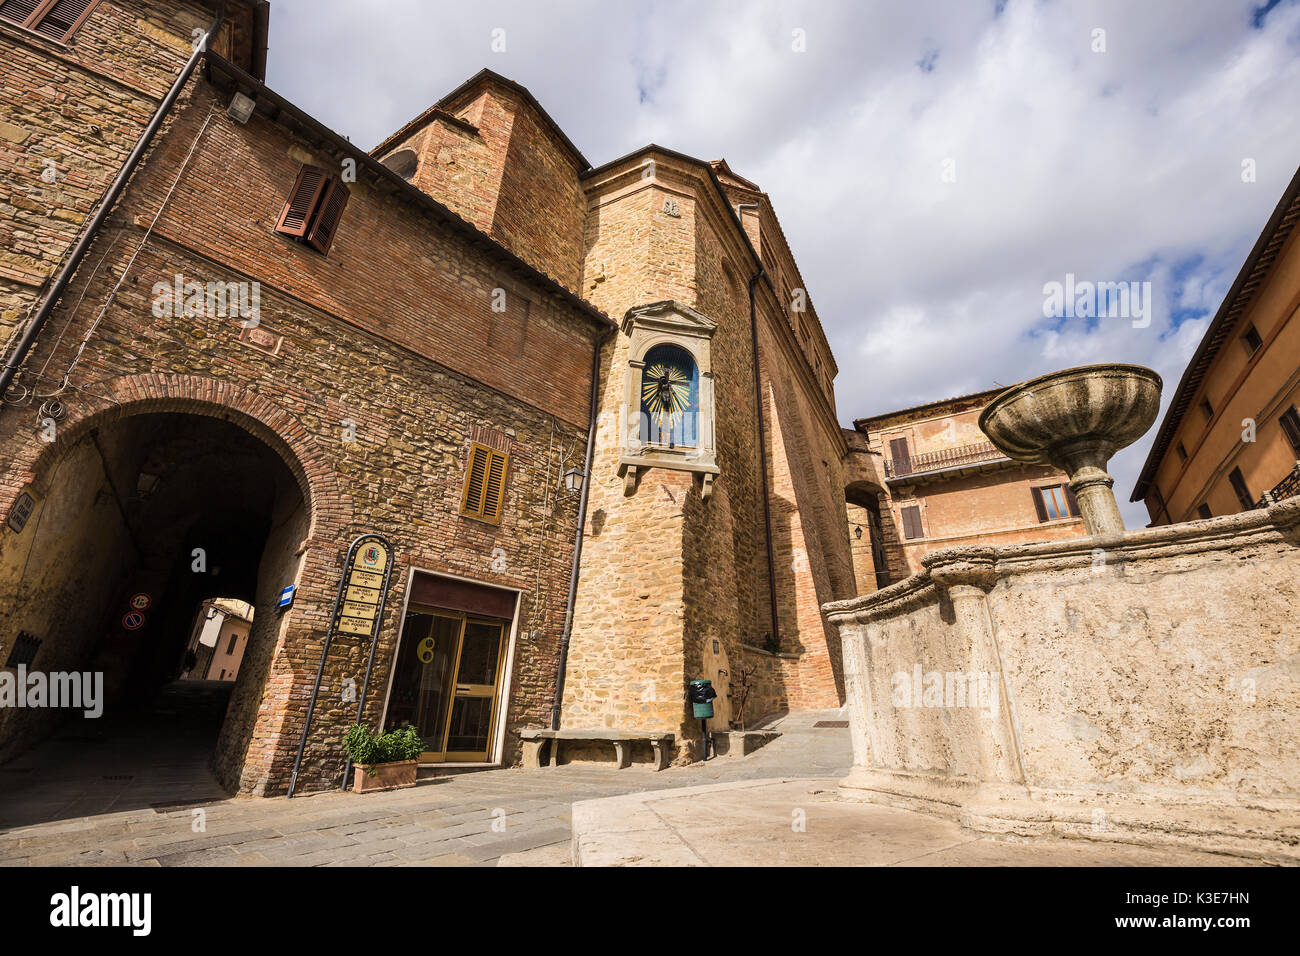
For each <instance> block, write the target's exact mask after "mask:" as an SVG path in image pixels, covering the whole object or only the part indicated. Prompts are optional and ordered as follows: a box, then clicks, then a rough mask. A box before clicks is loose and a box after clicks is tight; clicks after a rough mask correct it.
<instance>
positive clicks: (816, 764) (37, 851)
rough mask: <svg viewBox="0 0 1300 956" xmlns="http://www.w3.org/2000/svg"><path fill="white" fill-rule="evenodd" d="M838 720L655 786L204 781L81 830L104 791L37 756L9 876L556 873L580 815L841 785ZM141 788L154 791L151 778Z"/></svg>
mask: <svg viewBox="0 0 1300 956" xmlns="http://www.w3.org/2000/svg"><path fill="white" fill-rule="evenodd" d="M837 715H838V712H836V711H816V712H802V713H796V714H792V715H789V716H788V717H787V718H785V719H784V720H783V721H782V722H781V724H780V725H778V728H777V729H779V730H781V732H782V736H781V737H780V738H778V739H777V740H775V741H773V742H772V743H770V744H769V745H767V746H766V747H763V748H762V749H760V750H758V751H756V752H755V753H753V754H751V755H749V756H746V757H743V758H727V759H726V760H713V761H708V762H706V763H697V764H692V765H690V766H687V767H670V768H669V769H667V770H664V771H662V772H659V773H656V772H654V771H653V770H651V769H649V768H648V767H638V766H633V767H630V768H627V769H625V770H618V769H615V768H614V767H612V766H611V765H609V764H581V763H578V764H566V765H563V766H560V767H548V768H544V769H542V770H534V771H530V770H523V769H519V768H506V769H496V770H489V771H482V772H476V773H467V774H458V775H455V776H448V777H438V778H433V779H431V780H425V781H421V783H420V784H419V785H418V786H416V787H413V788H409V789H405V790H395V791H388V792H384V793H375V794H365V795H358V794H353V793H342V792H339V791H332V792H325V793H313V794H304V795H300V796H298V797H295V798H294V799H293V800H287V799H285V798H283V797H275V798H265V799H259V798H250V797H223V798H221V799H216V800H214V799H213V798H212V795H211V793H210V789H209V787H208V785H207V784H206V783H203V781H204V780H206V779H207V778H205V777H202V775H198V776H196V778H195V779H196V780H197V781H198V783H199V784H201V785H196V786H195V787H194V789H193V791H192V795H193V798H194V802H193V803H192V804H186V805H175V806H166V807H160V808H158V809H155V808H154V807H152V806H151V805H150V804H151V803H159V802H164V801H162V800H159V799H156V797H157V796H158V794H156V793H153V792H151V791H149V789H148V787H147V786H145V785H143V784H142V785H141V786H138V787H136V788H135V790H134V791H133V793H132V802H133V805H132V806H129V807H126V808H123V809H119V810H113V811H111V812H102V813H95V814H93V815H87V816H84V817H72V818H69V817H67V816H64V815H62V810H61V808H65V807H66V806H68V805H70V804H71V803H72V802H73V801H74V799H76V798H77V794H78V793H81V792H82V791H85V790H95V789H97V788H98V787H99V786H100V783H99V781H98V779H97V778H96V779H91V780H80V779H78V778H75V777H73V776H71V775H69V774H68V773H67V768H66V766H65V765H63V764H61V763H59V762H58V761H53V760H51V758H50V757H49V754H42V753H40V752H39V749H38V751H37V752H34V753H33V754H32V755H29V756H27V757H25V758H24V759H25V760H27V761H28V762H29V763H31V764H32V765H33V766H35V767H37V768H38V769H37V770H34V771H33V773H39V772H43V770H41V769H39V768H47V769H51V770H58V774H57V775H55V778H52V779H51V780H50V781H41V780H30V781H28V784H27V785H25V788H24V790H23V793H22V794H20V795H19V796H20V797H21V798H22V799H21V800H20V801H19V803H20V804H21V806H22V808H23V809H22V810H21V812H17V811H14V810H13V809H12V807H13V804H6V800H7V799H8V798H9V797H12V796H13V794H7V793H5V792H4V791H0V820H11V821H13V820H18V821H20V822H19V823H18V825H13V826H11V828H9V829H4V828H3V825H0V865H5V866H39V865H53V864H65V863H72V864H84V865H92V866H93V865H123V864H125V865H129V866H159V865H168V866H205V865H206V866H309V865H310V866H406V865H421V866H423V865H434V866H480V865H488V866H492V865H497V864H498V862H499V861H502V860H503V859H506V858H512V857H518V856H520V855H527V854H531V853H534V852H536V851H538V850H546V851H547V855H546V858H548V859H551V860H554V859H555V858H556V856H557V854H560V855H566V854H567V853H568V844H569V841H570V836H571V832H570V829H569V821H570V808H571V806H572V804H573V803H574V802H575V801H584V800H593V799H600V798H605V797H611V796H617V795H620V794H628V793H636V792H641V791H662V790H665V789H673V788H680V787H690V786H698V785H700V784H709V783H716V782H721V781H730V780H745V779H751V778H768V777H772V776H777V775H783V774H784V775H801V776H809V775H818V774H820V773H825V774H828V775H832V776H833V775H843V774H844V773H846V772H847V771H848V768H849V765H850V762H851V747H850V744H849V739H848V733H847V731H846V730H842V729H834V730H821V729H814V728H813V726H812V725H813V723H815V722H816V721H817V720H821V719H834V718H835V717H836V716H837ZM99 746H102V745H99ZM59 753H60V755H61V756H60V760H62V759H65V758H67V757H69V756H72V755H73V751H72V750H71V748H69V747H63V748H61V749H60V750H59ZM97 759H99V760H101V761H105V763H103V764H102V766H103V767H109V766H111V765H112V764H111V760H109V758H108V757H106V756H102V755H101V756H100V757H99V758H97ZM92 769H94V770H95V771H96V772H98V770H99V769H101V768H100V766H96V767H94V768H92ZM146 769H147V768H146ZM205 773H206V771H205ZM15 776H21V777H28V776H30V775H29V774H21V775H15ZM92 776H93V774H92ZM139 776H140V778H141V779H144V778H149V774H148V773H146V772H144V771H141V773H140V775H139ZM180 776H183V774H181V775H179V776H178V777H177V779H179V777H180ZM155 778H156V779H165V784H166V786H165V787H162V789H161V790H160V791H159V792H160V793H164V794H165V795H166V800H167V801H171V800H174V799H176V793H175V789H176V784H175V783H174V781H173V774H172V771H171V770H167V772H166V773H162V772H160V773H158V774H154V777H153V778H150V779H155ZM60 787H66V788H68V789H67V791H66V792H65V791H64V790H61V789H60ZM160 787H161V784H160ZM78 788H80V789H78ZM38 792H39V793H40V794H41V795H42V800H45V801H46V803H45V804H44V806H45V809H46V811H47V812H48V814H49V816H48V818H47V819H46V820H44V821H39V820H33V819H32V818H31V811H32V808H33V807H34V806H38V805H40V801H33V800H31V799H30V798H31V796H32V795H33V794H35V793H38ZM195 809H202V810H203V819H204V821H205V827H206V829H205V831H204V832H197V833H196V832H194V830H193V826H194V825H195V822H196V818H195V816H194V815H193V813H192V811H193V810H195ZM499 811H503V812H504V816H503V815H502V812H499ZM502 821H503V822H504V823H505V827H506V829H505V831H504V832H497V831H496V830H494V829H493V828H494V825H495V826H498V827H499V826H500V824H501V822H502ZM565 858H567V857H565ZM531 859H533V860H534V861H536V860H539V859H542V857H541V856H534V857H531ZM506 865H517V864H506ZM523 865H537V864H536V863H535V862H534V863H525V864H523ZM548 865H549V864H548Z"/></svg>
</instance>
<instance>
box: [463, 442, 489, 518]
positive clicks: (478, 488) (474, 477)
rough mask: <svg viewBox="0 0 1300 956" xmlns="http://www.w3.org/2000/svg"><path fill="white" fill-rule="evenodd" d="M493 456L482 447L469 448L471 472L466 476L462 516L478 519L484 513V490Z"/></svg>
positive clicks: (473, 446)
mask: <svg viewBox="0 0 1300 956" xmlns="http://www.w3.org/2000/svg"><path fill="white" fill-rule="evenodd" d="M491 454H492V453H491V452H490V451H488V449H486V448H484V447H483V446H482V445H470V446H469V472H468V473H467V474H466V476H465V498H464V500H463V501H462V502H461V509H460V510H461V513H462V514H467V515H474V516H475V517H477V516H479V515H481V514H482V513H483V489H484V487H485V486H486V485H487V468H488V462H489V460H490V458H491Z"/></svg>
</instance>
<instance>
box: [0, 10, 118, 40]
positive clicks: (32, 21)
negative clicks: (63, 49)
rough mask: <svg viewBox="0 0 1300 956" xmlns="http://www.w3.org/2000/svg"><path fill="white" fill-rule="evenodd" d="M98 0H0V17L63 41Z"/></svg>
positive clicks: (81, 22)
mask: <svg viewBox="0 0 1300 956" xmlns="http://www.w3.org/2000/svg"><path fill="white" fill-rule="evenodd" d="M98 3H99V0H4V2H2V3H0V20H8V21H9V22H10V23H16V24H18V26H20V27H26V28H27V29H28V30H33V31H35V32H36V33H39V34H40V35H41V36H43V37H48V38H49V39H51V40H56V41H58V42H59V43H65V42H67V40H68V39H69V38H71V36H72V34H74V33H76V32H77V30H78V28H79V27H80V26H81V25H82V24H83V23H85V22H86V18H87V17H89V16H90V14H91V12H92V11H93V10H94V9H95V6H96V5H97V4H98Z"/></svg>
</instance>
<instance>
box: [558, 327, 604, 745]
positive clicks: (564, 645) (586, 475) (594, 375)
mask: <svg viewBox="0 0 1300 956" xmlns="http://www.w3.org/2000/svg"><path fill="white" fill-rule="evenodd" d="M617 331H618V329H617V328H611V329H610V330H609V331H608V332H606V333H605V334H604V335H602V336H599V337H598V338H597V339H596V344H595V345H594V346H593V347H592V350H591V419H590V421H588V423H587V457H586V464H584V465H583V478H582V498H581V499H580V500H579V501H578V530H577V531H576V532H575V533H574V536H573V566H572V567H571V568H570V569H569V600H568V603H567V604H566V606H565V608H564V634H563V636H562V637H561V638H560V669H559V671H557V672H556V675H555V703H554V704H553V705H552V706H551V729H552V730H559V729H560V705H561V703H562V701H563V700H564V675H565V672H566V671H567V670H568V666H569V639H570V638H571V637H572V636H573V602H574V600H575V599H576V598H577V596H578V566H579V564H580V563H581V561H582V538H583V530H584V529H585V528H586V526H587V501H588V500H589V499H590V497H591V460H592V456H593V455H594V454H595V450H596V418H597V410H598V408H599V406H598V402H599V401H600V352H601V349H603V348H604V347H605V343H606V342H608V341H609V340H610V339H611V338H613V336H614V333H615V332H617Z"/></svg>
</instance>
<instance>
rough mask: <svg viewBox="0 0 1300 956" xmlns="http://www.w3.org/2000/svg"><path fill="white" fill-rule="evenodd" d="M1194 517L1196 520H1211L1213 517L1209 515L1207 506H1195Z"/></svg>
mask: <svg viewBox="0 0 1300 956" xmlns="http://www.w3.org/2000/svg"><path fill="white" fill-rule="evenodd" d="M1196 517H1198V518H1213V517H1214V515H1213V514H1211V513H1210V506H1209V505H1197V506H1196Z"/></svg>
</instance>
